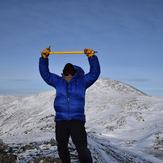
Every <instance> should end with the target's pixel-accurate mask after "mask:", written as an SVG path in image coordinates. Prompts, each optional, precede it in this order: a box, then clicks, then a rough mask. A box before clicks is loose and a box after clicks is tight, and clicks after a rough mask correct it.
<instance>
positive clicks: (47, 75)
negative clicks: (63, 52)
mask: <svg viewBox="0 0 163 163" xmlns="http://www.w3.org/2000/svg"><path fill="white" fill-rule="evenodd" d="M39 71H40V75H41V77H42V78H43V79H44V81H45V82H46V83H47V84H49V85H51V86H53V87H56V83H57V82H58V80H59V79H60V76H58V75H56V74H53V73H51V72H49V59H48V58H42V57H40V60H39Z"/></svg>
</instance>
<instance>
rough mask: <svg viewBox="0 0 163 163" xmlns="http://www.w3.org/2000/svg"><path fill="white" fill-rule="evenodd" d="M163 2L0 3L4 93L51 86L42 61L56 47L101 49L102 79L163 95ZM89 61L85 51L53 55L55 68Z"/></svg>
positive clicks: (0, 67) (55, 0)
mask: <svg viewBox="0 0 163 163" xmlns="http://www.w3.org/2000/svg"><path fill="white" fill-rule="evenodd" d="M162 9H163V1H162V0H35V1H33V0H28V1H27V0H5V1H0V24H1V25H0V36H1V37H0V50H1V54H0V56H1V59H0V74H1V75H0V94H17V95H22V94H31V93H35V92H38V91H44V90H50V89H52V88H51V87H49V86H47V85H46V84H45V83H44V82H43V81H42V79H41V77H40V75H39V71H38V59H39V57H40V52H41V50H42V49H43V48H44V47H47V46H49V45H51V48H52V50H54V51H55V50H56V51H59V50H82V49H84V48H85V47H90V48H93V49H95V50H97V51H98V54H97V55H98V58H99V60H100V63H101V70H102V72H101V77H109V78H111V79H115V80H120V81H123V82H126V83H128V84H131V85H133V86H135V87H137V88H138V89H141V90H142V91H144V92H146V93H148V94H150V95H161V96H162V95H163V46H162V45H163V10H162ZM67 62H71V63H73V64H76V65H79V66H81V67H83V69H84V70H85V71H86V72H87V71H88V70H89V65H88V61H87V58H86V56H84V55H78V56H74V55H67V56H58V55H52V56H50V70H51V72H55V73H61V71H62V68H63V66H64V65H65V63H67Z"/></svg>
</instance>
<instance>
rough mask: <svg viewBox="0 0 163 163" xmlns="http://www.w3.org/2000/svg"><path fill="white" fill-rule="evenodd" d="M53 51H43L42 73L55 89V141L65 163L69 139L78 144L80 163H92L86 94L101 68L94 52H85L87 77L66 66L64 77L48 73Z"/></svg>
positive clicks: (73, 67) (80, 70) (73, 66)
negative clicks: (87, 65) (88, 66)
mask: <svg viewBox="0 0 163 163" xmlns="http://www.w3.org/2000/svg"><path fill="white" fill-rule="evenodd" d="M49 52H50V48H46V49H44V50H43V51H42V52H41V57H40V60H39V71H40V74H41V76H42V78H43V80H44V81H45V82H46V83H47V84H49V85H50V86H52V87H54V88H55V89H56V97H55V100H54V109H55V112H56V115H55V122H56V131H55V133H56V134H55V135H56V141H57V148H58V154H59V157H60V159H61V160H62V163H70V153H69V150H68V142H69V137H70V136H71V139H72V142H73V143H74V144H75V147H76V150H77V152H78V156H79V161H80V163H92V156H91V153H90V150H89V149H88V147H87V133H86V130H85V122H86V118H85V113H84V106H85V92H86V89H87V88H88V87H90V86H91V85H92V84H93V83H94V82H95V81H96V80H97V79H98V77H99V75H100V65H99V61H98V58H97V56H96V55H95V52H94V50H92V49H88V48H86V49H84V53H85V54H86V56H87V57H88V61H89V64H90V71H89V72H88V73H87V74H85V73H84V71H83V69H82V68H81V67H79V66H76V65H73V64H71V63H67V64H66V65H65V66H64V68H63V73H62V76H59V75H57V74H55V73H51V72H49V68H48V65H49V61H48V56H49Z"/></svg>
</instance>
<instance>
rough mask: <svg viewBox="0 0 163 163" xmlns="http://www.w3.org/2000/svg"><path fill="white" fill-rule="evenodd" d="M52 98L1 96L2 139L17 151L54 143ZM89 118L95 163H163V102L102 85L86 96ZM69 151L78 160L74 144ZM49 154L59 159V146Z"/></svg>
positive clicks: (116, 84) (109, 83)
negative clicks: (27, 146)
mask: <svg viewBox="0 0 163 163" xmlns="http://www.w3.org/2000/svg"><path fill="white" fill-rule="evenodd" d="M54 96H55V92H53V91H52V92H43V93H40V94H37V95H33V96H29V97H13V96H0V139H2V140H3V141H4V142H6V143H8V144H12V145H13V143H14V144H15V146H16V144H20V143H23V144H29V143H31V142H36V143H38V142H45V141H50V140H51V139H52V138H54V134H55V123H54V116H53V115H54V109H53V99H54ZM86 117H87V123H86V129H87V132H88V141H89V148H90V149H91V152H92V155H93V158H94V162H99V163H101V162H102V163H107V162H109V163H110V162H114V163H117V162H155V163H159V162H163V118H162V117H163V97H150V96H148V95H145V94H144V93H143V92H141V91H139V90H137V89H135V88H133V87H131V86H129V85H127V84H124V83H121V82H118V81H114V80H110V79H100V80H98V81H97V82H96V84H94V86H92V87H91V88H89V89H88V91H87V96H86ZM44 145H45V144H44ZM37 146H40V144H38V145H37ZM42 146H43V145H42ZM42 146H41V147H40V149H42ZM45 146H46V145H45ZM70 147H71V149H72V150H71V153H72V155H73V153H74V156H76V152H75V150H74V146H73V144H71V143H70ZM46 148H47V149H48V151H49V152H50V151H51V152H50V153H51V154H54V153H55V152H56V154H57V150H56V146H48V147H47V146H46ZM34 151H35V152H38V149H37V148H36V149H35V148H34ZM34 151H33V154H34ZM26 152H27V151H26ZM26 152H25V153H24V155H25V156H28V154H27V153H28V152H29V151H28V152H27V153H26ZM22 155H23V152H22ZM30 155H32V154H30ZM56 158H57V155H56ZM73 162H76V161H75V157H74V160H73Z"/></svg>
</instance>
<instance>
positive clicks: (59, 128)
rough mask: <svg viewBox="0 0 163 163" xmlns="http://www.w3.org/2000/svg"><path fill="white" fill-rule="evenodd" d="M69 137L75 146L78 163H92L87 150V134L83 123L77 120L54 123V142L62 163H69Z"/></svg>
mask: <svg viewBox="0 0 163 163" xmlns="http://www.w3.org/2000/svg"><path fill="white" fill-rule="evenodd" d="M70 136H71V139H72V141H73V143H74V144H75V146H76V149H77V152H78V155H79V161H80V163H92V157H91V153H90V151H89V149H88V148H87V134H86V131H85V127H84V122H81V121H77V120H72V121H59V122H56V140H57V144H58V153H59V157H60V159H61V160H62V163H70V154H69V150H68V141H69V137H70Z"/></svg>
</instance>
